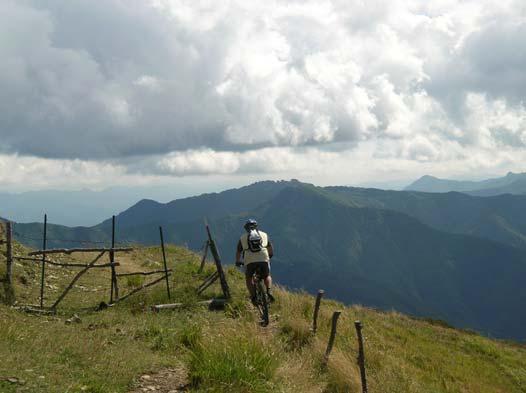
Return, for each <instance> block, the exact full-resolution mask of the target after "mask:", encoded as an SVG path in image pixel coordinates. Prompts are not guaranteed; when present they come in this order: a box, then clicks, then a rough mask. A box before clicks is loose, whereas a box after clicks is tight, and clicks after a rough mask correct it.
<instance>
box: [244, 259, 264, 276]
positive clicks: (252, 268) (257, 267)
mask: <svg viewBox="0 0 526 393" xmlns="http://www.w3.org/2000/svg"><path fill="white" fill-rule="evenodd" d="M256 271H257V272H258V274H259V276H260V277H261V278H263V279H265V278H267V277H268V276H270V264H269V263H268V262H252V263H249V264H248V265H246V269H245V276H246V277H252V275H253V274H254V273H255V272H256Z"/></svg>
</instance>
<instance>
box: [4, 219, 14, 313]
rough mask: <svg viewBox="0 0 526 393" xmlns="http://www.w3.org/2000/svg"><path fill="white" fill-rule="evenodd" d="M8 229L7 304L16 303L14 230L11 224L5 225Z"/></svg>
mask: <svg viewBox="0 0 526 393" xmlns="http://www.w3.org/2000/svg"><path fill="white" fill-rule="evenodd" d="M5 229H6V286H5V294H6V303H8V304H13V303H14V302H15V289H14V287H13V228H12V224H11V222H9V221H7V222H6V223H5Z"/></svg>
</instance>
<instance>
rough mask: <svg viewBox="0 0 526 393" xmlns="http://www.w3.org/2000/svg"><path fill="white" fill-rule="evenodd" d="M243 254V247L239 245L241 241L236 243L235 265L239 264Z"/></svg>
mask: <svg viewBox="0 0 526 393" xmlns="http://www.w3.org/2000/svg"><path fill="white" fill-rule="evenodd" d="M242 252H243V245H242V244H241V240H240V241H239V242H238V243H237V250H236V263H240V262H241V253H242Z"/></svg>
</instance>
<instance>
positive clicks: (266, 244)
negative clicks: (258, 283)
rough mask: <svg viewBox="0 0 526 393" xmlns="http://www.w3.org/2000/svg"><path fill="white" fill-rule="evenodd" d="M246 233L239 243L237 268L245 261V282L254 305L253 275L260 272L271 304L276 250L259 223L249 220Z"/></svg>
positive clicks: (246, 224) (245, 226)
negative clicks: (273, 261) (272, 261)
mask: <svg viewBox="0 0 526 393" xmlns="http://www.w3.org/2000/svg"><path fill="white" fill-rule="evenodd" d="M244 228H245V231H246V233H244V234H243V235H242V236H241V238H240V239H239V242H238V243H237V251H236V266H241V265H242V264H243V262H241V259H243V261H244V263H245V267H246V270H245V280H246V284H247V289H248V292H249V293H250V299H251V301H252V303H255V302H256V288H255V286H254V282H253V281H252V275H253V274H254V272H256V271H257V270H259V274H260V276H261V278H263V279H264V281H265V287H266V288H267V295H268V298H269V300H270V301H271V302H273V301H274V296H272V293H271V292H270V288H271V286H272V277H271V276H270V259H271V258H272V257H273V256H274V249H273V248H272V243H271V242H270V239H269V237H268V235H267V234H266V233H265V232H263V231H260V230H259V229H258V223H257V221H256V220H254V219H249V220H247V222H246V223H245V225H244Z"/></svg>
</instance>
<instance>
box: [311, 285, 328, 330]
mask: <svg viewBox="0 0 526 393" xmlns="http://www.w3.org/2000/svg"><path fill="white" fill-rule="evenodd" d="M324 293H325V291H324V290H323V289H320V290H319V291H318V296H316V303H315V304H314V314H313V316H312V328H311V330H312V333H316V330H317V329H318V312H319V311H320V304H321V298H322V297H323V294H324Z"/></svg>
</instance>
